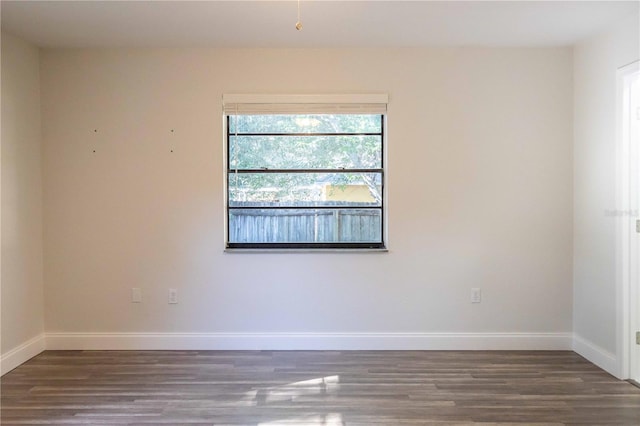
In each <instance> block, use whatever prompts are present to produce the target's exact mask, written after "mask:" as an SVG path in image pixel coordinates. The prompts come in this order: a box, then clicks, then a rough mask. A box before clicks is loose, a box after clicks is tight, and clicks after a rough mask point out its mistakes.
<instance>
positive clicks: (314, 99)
mask: <svg viewBox="0 0 640 426" xmlns="http://www.w3.org/2000/svg"><path fill="white" fill-rule="evenodd" d="M388 98H389V97H388V95H387V94H353V95H345V94H342V95H255V94H254V95H251V94H225V95H223V96H222V107H223V111H224V113H225V114H245V115H247V114H386V112H387V102H388Z"/></svg>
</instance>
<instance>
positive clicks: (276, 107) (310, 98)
mask: <svg viewBox="0 0 640 426" xmlns="http://www.w3.org/2000/svg"><path fill="white" fill-rule="evenodd" d="M387 106H388V95H387V94H319V95H318V94H295V95H283V94H224V95H223V96H222V112H223V114H222V119H223V120H222V122H223V125H222V129H223V138H222V139H223V144H222V145H223V146H222V149H223V155H222V158H223V170H222V175H223V183H224V250H225V251H226V252H256V251H258V252H263V251H264V252H278V251H284V252H290V251H303V252H323V251H328V252H354V251H358V252H387V251H388V247H389V239H388V223H389V217H388V197H387V191H388V189H387V180H388V166H387V151H388V150H387V135H388V126H387ZM239 113H240V114H278V113H280V114H287V113H288V114H305V113H307V114H314V113H315V114H336V113H352V114H380V115H382V119H383V128H384V131H383V138H382V169H383V170H384V173H383V174H382V197H383V200H384V202H383V205H382V218H383V219H382V230H381V232H382V243H383V245H382V247H376V248H352V247H346V248H336V247H331V248H315V247H314V248H267V247H253V248H229V247H228V245H229V227H228V225H229V223H228V220H229V199H228V185H227V179H228V170H229V169H228V155H227V153H228V146H227V145H228V140H227V130H228V129H227V116H229V115H234V114H239Z"/></svg>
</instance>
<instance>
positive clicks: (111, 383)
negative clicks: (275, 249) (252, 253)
mask: <svg viewBox="0 0 640 426" xmlns="http://www.w3.org/2000/svg"><path fill="white" fill-rule="evenodd" d="M1 392H2V394H1V400H2V403H1V408H2V412H1V413H0V416H1V417H0V418H1V422H2V424H3V425H14V424H16V425H17V424H68V425H72V424H90V425H102V424H128V425H142V424H144V425H149V424H152V425H166V424H176V425H177V424H207V425H257V424H260V425H268V426H275V425H281V424H285V425H332V426H333V425H349V426H352V425H353V426H355V425H423V424H429V425H433V424H458V425H463V424H498V423H499V424H527V425H533V424H548V425H562V424H573V425H614V424H618V425H619V424H624V425H634V426H638V425H640V389H638V388H636V387H634V386H632V385H630V384H629V383H627V382H624V381H619V380H616V379H615V378H613V377H612V376H610V375H609V374H607V373H605V372H604V371H602V370H601V369H599V368H597V367H596V366H594V365H593V364H590V363H589V362H587V361H586V360H584V359H583V358H582V357H580V356H578V355H577V354H575V353H573V352H564V351H563V352H531V351H526V352H523V351H520V352H502V351H501V352H485V351H482V352H461V351H452V352H447V351H426V352H423V351H353V352H350V351H345V352H337V351H283V352H280V351H256V352H252V351H47V352H44V353H42V354H40V355H39V356H37V357H35V358H33V359H32V360H30V361H29V362H27V363H25V364H23V365H22V366H20V367H18V368H17V369H15V370H13V371H12V372H10V373H8V374H6V375H5V376H4V377H2V383H1Z"/></svg>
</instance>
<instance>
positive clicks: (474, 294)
mask: <svg viewBox="0 0 640 426" xmlns="http://www.w3.org/2000/svg"><path fill="white" fill-rule="evenodd" d="M481 300H482V291H481V290H480V289H479V288H472V289H471V303H480V301H481Z"/></svg>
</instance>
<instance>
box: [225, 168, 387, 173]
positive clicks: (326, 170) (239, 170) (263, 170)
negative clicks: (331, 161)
mask: <svg viewBox="0 0 640 426" xmlns="http://www.w3.org/2000/svg"><path fill="white" fill-rule="evenodd" d="M227 172H229V173H383V172H384V170H383V169H236V168H233V167H231V168H229V169H227Z"/></svg>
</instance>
